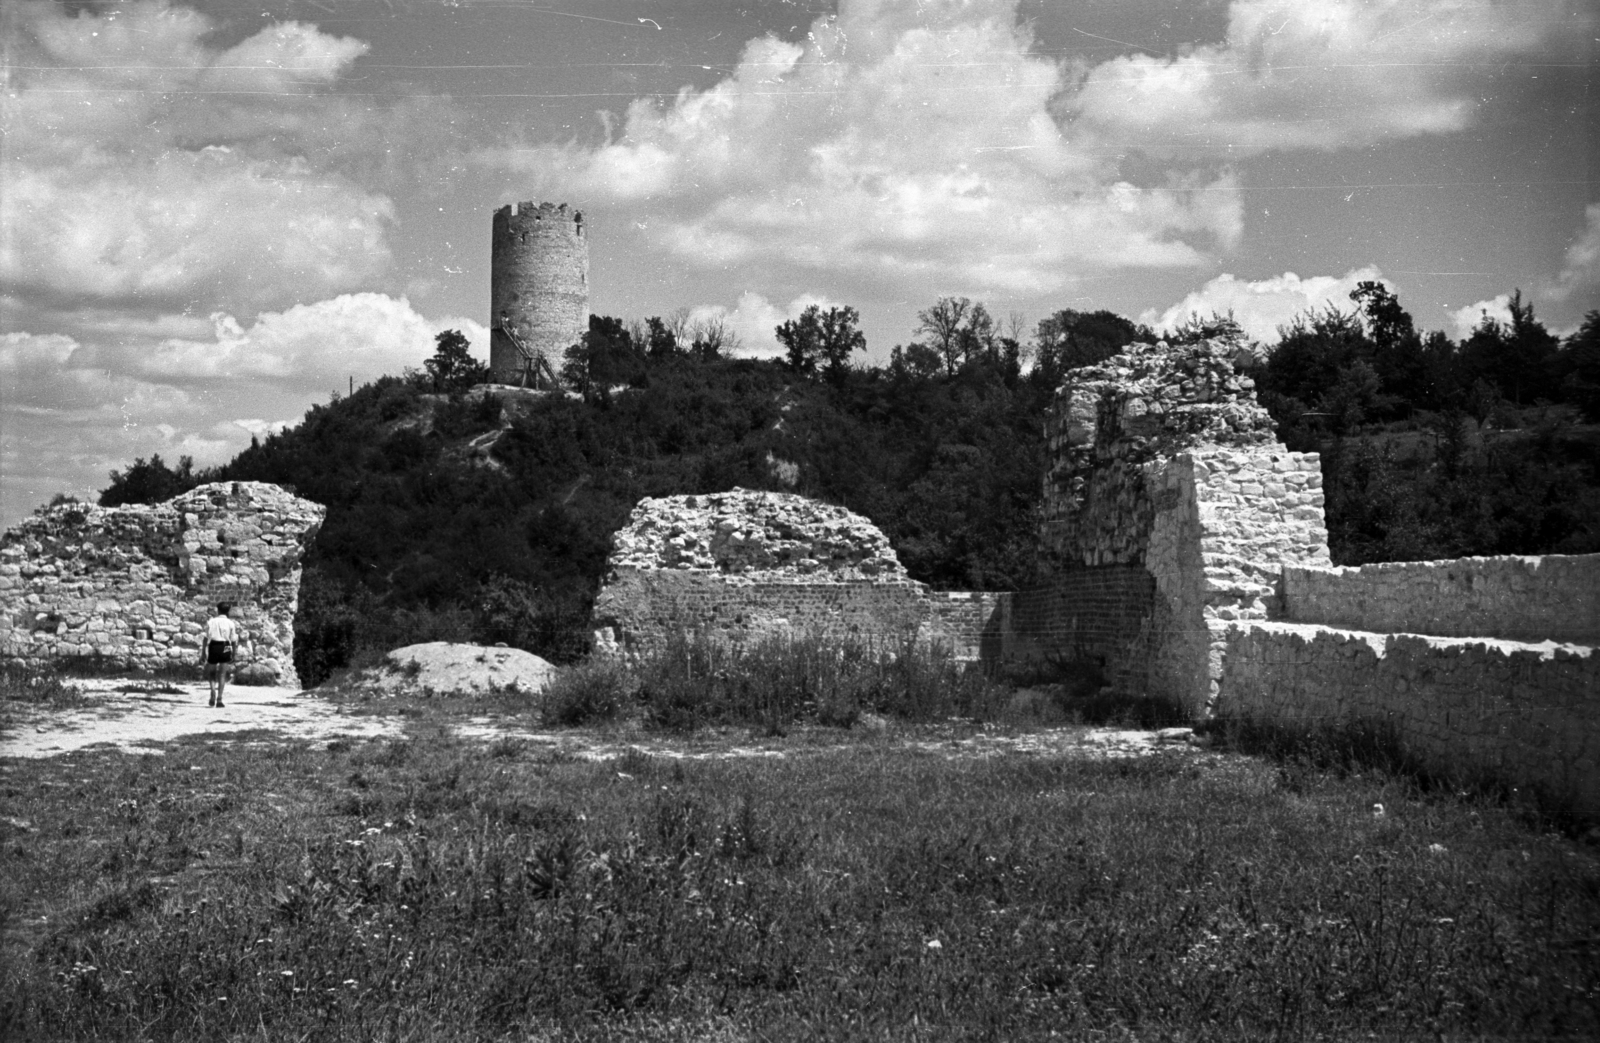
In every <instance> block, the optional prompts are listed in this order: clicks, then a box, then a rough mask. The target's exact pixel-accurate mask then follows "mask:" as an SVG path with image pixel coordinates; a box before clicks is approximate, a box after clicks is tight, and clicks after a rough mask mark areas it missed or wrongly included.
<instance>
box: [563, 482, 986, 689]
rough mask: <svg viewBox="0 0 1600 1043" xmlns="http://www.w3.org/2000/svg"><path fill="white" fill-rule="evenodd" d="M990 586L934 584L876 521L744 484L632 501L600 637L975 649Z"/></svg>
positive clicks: (607, 640)
mask: <svg viewBox="0 0 1600 1043" xmlns="http://www.w3.org/2000/svg"><path fill="white" fill-rule="evenodd" d="M994 597H995V596H994V595H983V594H970V593H965V592H956V593H938V592H933V591H930V590H929V589H928V587H927V586H926V585H925V584H922V583H918V582H916V581H914V580H912V579H911V578H910V577H909V576H907V575H906V571H905V568H904V567H903V566H902V565H901V564H900V559H899V558H898V557H897V556H896V555H895V552H894V548H892V547H891V546H890V545H889V541H888V539H887V537H885V536H884V534H883V533H882V531H881V530H879V529H878V527H877V526H875V525H873V524H872V523H871V522H870V521H868V520H867V519H866V518H863V517H862V516H861V515H859V514H855V513H853V512H851V511H848V510H845V509H844V508H842V507H834V506H830V505H828V504H824V503H819V502H817V501H815V500H809V499H806V498H805V497H802V496H796V495H793V494H790V493H768V492H751V491H748V490H744V489H735V490H733V491H732V492H726V493H712V494H707V495H701V496H668V497H661V498H657V499H646V500H642V501H640V502H639V504H638V506H636V507H635V508H634V510H633V513H632V514H631V515H630V516H629V519H628V524H627V525H626V526H625V527H624V528H623V529H621V530H620V531H618V532H617V533H616V534H615V535H614V536H613V538H612V553H611V558H610V562H609V569H608V576H607V580H606V583H605V585H604V587H603V588H602V589H601V591H600V595H599V597H598V598H597V599H596V601H595V608H594V620H595V624H596V626H597V628H598V629H597V631H596V644H597V647H598V648H599V649H601V650H602V651H605V652H617V651H626V652H640V651H645V650H647V649H651V648H659V647H661V646H662V645H663V644H664V643H665V642H666V641H668V640H669V639H670V638H671V637H672V636H674V635H676V634H682V633H687V632H698V633H702V634H706V635H708V636H711V637H713V638H721V639H724V640H729V641H747V640H751V639H755V638H760V637H763V636H767V635H773V634H823V635H828V634H832V635H839V636H848V637H853V638H856V639H859V640H864V641H869V642H884V643H892V642H898V641H902V640H906V639H914V640H922V641H938V642H941V643H943V644H945V645H948V646H950V647H951V648H952V649H953V650H954V652H955V654H956V655H957V656H958V657H960V658H964V659H970V660H975V659H977V658H978V657H979V655H980V650H981V646H982V643H983V640H984V638H983V634H984V628H985V626H986V625H987V623H988V621H989V619H990V618H991V617H992V616H993V614H994Z"/></svg>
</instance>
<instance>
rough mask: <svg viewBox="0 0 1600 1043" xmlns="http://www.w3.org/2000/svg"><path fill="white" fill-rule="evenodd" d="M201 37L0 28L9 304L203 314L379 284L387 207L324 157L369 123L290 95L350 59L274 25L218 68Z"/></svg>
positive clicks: (135, 10) (20, 23) (108, 20)
mask: <svg viewBox="0 0 1600 1043" xmlns="http://www.w3.org/2000/svg"><path fill="white" fill-rule="evenodd" d="M211 28H212V26H211V23H210V21H209V20H208V19H206V18H205V17H204V16H202V15H199V14H197V13H195V12H193V11H189V10H187V9H183V8H170V7H168V6H167V5H165V4H162V3H152V2H142V3H131V4H124V5H120V6H118V7H116V8H113V9H108V10H105V11H104V12H103V13H102V14H99V15H93V14H90V13H89V12H87V11H85V12H80V13H79V14H78V15H77V16H76V17H69V16H68V15H67V14H66V12H65V11H64V10H62V9H61V8H59V7H57V6H55V5H51V4H38V3H22V4H17V5H16V7H15V13H14V14H13V15H12V16H10V17H8V18H6V19H5V20H4V22H3V23H0V32H3V34H4V40H3V43H4V46H5V48H6V50H7V51H8V54H10V55H12V56H14V57H13V61H14V62H15V64H14V65H13V70H14V71H13V72H12V73H11V74H10V76H9V80H8V83H7V87H8V90H7V91H6V92H5V94H4V96H3V97H0V117H3V119H4V122H5V124H6V126H7V143H6V149H5V152H4V158H3V160H0V176H3V178H4V182H5V186H6V190H5V193H4V194H3V196H0V227H4V228H5V229H6V235H5V236H3V237H0V280H3V281H4V282H5V283H7V284H8V285H9V286H11V287H13V288H14V292H20V293H21V294H22V295H23V296H25V297H27V296H33V297H39V298H43V299H50V298H62V297H72V298H77V299H82V298H95V299H100V300H102V301H109V302H113V303H115V302H129V301H135V300H137V301H139V302H141V303H143V304H146V305H148V304H150V303H152V302H155V303H163V302H164V303H167V304H171V305H174V306H175V307H174V309H173V310H176V309H177V308H181V307H190V308H197V309H198V310H199V311H200V312H201V313H202V314H203V313H204V312H205V311H206V310H208V309H211V308H215V307H221V306H226V307H231V308H235V309H240V308H247V307H252V306H281V305H283V304H285V303H288V302H290V301H292V300H295V299H304V298H307V297H310V298H313V299H314V298H316V297H320V296H324V295H326V294H328V293H336V292H338V291H340V290H344V289H351V288H357V287H361V286H364V285H367V284H369V283H370V282H371V280H373V279H374V278H376V277H378V276H380V275H381V274H383V273H384V272H385V271H386V270H387V269H388V268H389V266H390V263H391V258H390V253H389V248H388V245H387V240H386V235H387V231H388V226H389V225H390V223H391V222H392V221H393V220H394V208H393V205H392V204H391V202H390V201H389V200H388V199H387V198H386V197H385V196H383V195H382V194H380V193H376V192H373V191H370V190H368V189H365V188H362V187H360V186H358V185H356V184H355V183H353V182H352V181H350V180H349V179H347V178H346V177H343V176H341V175H340V174H339V173H338V172H337V170H336V169H334V164H333V159H334V156H333V153H332V152H331V151H330V149H329V148H328V146H327V141H328V139H329V138H336V137H339V136H341V135H345V134H352V135H357V136H359V135H360V134H362V133H364V131H363V129H362V128H363V127H364V125H365V124H366V123H369V122H371V121H372V120H373V119H381V118H382V117H381V116H377V117H375V116H372V115H369V114H365V113H359V112H355V111H354V110H351V109H349V108H347V107H346V106H344V105H343V104H342V103H341V102H338V101H337V100H335V99H331V98H324V97H319V96H313V95H311V94H310V93H308V92H310V90H311V88H313V87H315V86H318V85H323V84H327V83H329V82H331V81H333V80H334V79H336V78H337V77H338V76H339V75H340V74H341V73H342V72H343V71H344V70H345V69H347V68H348V66H349V64H350V62H352V61H353V60H355V58H356V57H358V56H359V55H360V54H361V53H363V52H364V51H365V50H366V44H364V43H361V42H359V41H356V40H350V39H347V38H341V37H335V36H329V35H326V34H323V33H321V32H319V31H318V30H317V29H315V28H314V27H310V26H304V25H301V24H298V23H293V22H290V23H285V24H278V25H273V26H269V27H267V28H265V29H262V30H261V31H260V32H258V33H257V34H256V35H254V36H252V37H250V38H248V39H246V40H244V41H243V42H241V43H240V44H238V45H237V46H235V47H233V48H230V49H228V50H226V51H221V50H218V49H216V48H212V47H210V46H208V45H207V44H206V43H205V39H204V38H205V36H206V35H207V33H209V32H210V30H211ZM217 92H223V93H221V94H220V95H219V94H218V93H217ZM227 92H235V93H231V94H230V93H227Z"/></svg>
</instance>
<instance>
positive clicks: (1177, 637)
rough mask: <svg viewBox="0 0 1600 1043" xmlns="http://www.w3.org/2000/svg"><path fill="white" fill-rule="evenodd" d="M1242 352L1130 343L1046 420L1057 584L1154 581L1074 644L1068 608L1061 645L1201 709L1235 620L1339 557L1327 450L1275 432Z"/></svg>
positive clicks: (1044, 535)
mask: <svg viewBox="0 0 1600 1043" xmlns="http://www.w3.org/2000/svg"><path fill="white" fill-rule="evenodd" d="M1237 354H1238V351H1237V349H1234V348H1232V347H1230V346H1228V345H1226V344H1223V343H1220V342H1215V341H1203V342H1201V343H1198V344H1193V345H1181V346H1169V345H1167V344H1165V343H1159V344H1133V345H1130V346H1129V347H1128V349H1127V350H1126V351H1125V352H1124V353H1123V354H1121V355H1117V356H1115V357H1113V358H1111V359H1108V360H1107V361H1106V362H1104V363H1102V364H1100V365H1098V366H1090V367H1084V368H1082V369H1078V370H1074V371H1072V373H1071V374H1070V375H1069V376H1070V379H1069V380H1068V382H1067V383H1065V384H1063V385H1062V387H1061V388H1060V390H1058V391H1057V393H1056V398H1055V402H1054V403H1053V405H1052V408H1051V410H1050V413H1049V415H1048V417H1047V420H1046V426H1045V438H1046V452H1047V459H1048V461H1049V462H1048V467H1047V471H1046V474H1045V478H1044V490H1043V500H1042V512H1041V514H1042V520H1041V525H1040V549H1041V554H1042V556H1043V559H1044V564H1045V565H1046V567H1047V568H1048V569H1049V570H1050V571H1051V573H1052V575H1053V583H1052V587H1055V588H1060V587H1062V586H1066V587H1073V588H1082V587H1085V586H1097V585H1103V584H1104V582H1105V581H1104V580H1102V579H1101V578H1098V577H1097V574H1098V573H1100V572H1101V571H1102V570H1106V569H1122V570H1126V569H1130V568H1131V569H1135V570H1142V571H1143V572H1144V573H1145V574H1147V575H1148V577H1149V587H1148V588H1147V589H1149V594H1148V595H1147V596H1145V597H1144V598H1143V600H1141V601H1137V602H1130V603H1125V604H1123V605H1120V606H1116V607H1114V608H1110V609H1107V610H1106V611H1103V612H1101V613H1099V614H1098V615H1097V617H1095V619H1094V620H1091V623H1094V622H1096V621H1097V620H1099V619H1104V618H1106V617H1107V616H1110V617H1113V618H1114V617H1117V616H1122V617H1137V618H1138V619H1139V623H1138V625H1137V626H1134V627H1123V628H1122V629H1121V630H1120V635H1119V638H1118V639H1117V640H1113V641H1083V640H1078V641H1077V642H1076V646H1075V647H1073V641H1074V639H1076V638H1077V637H1078V636H1079V635H1080V632H1081V631H1082V629H1083V627H1084V623H1083V621H1082V620H1081V619H1075V618H1073V617H1072V616H1071V615H1070V614H1068V615H1064V616H1061V617H1059V618H1057V619H1055V620H1053V621H1052V622H1053V623H1054V629H1055V630H1056V631H1058V632H1060V633H1061V634H1063V635H1065V636H1066V638H1067V641H1066V644H1067V645H1068V646H1069V647H1067V648H1064V649H1060V650H1058V652H1057V655H1058V656H1059V657H1061V658H1063V659H1069V657H1070V656H1071V655H1077V656H1080V657H1083V658H1085V659H1088V660H1091V661H1093V662H1094V664H1095V665H1096V666H1098V667H1099V668H1100V669H1102V670H1103V671H1104V673H1105V676H1106V679H1107V680H1108V681H1109V682H1110V683H1111V684H1112V685H1113V686H1114V687H1116V688H1118V689H1120V690H1123V691H1125V692H1127V693H1128V694H1139V695H1149V696H1153V697H1155V698H1160V699H1165V700H1168V701H1171V702H1176V703H1179V704H1181V705H1184V706H1186V707H1188V708H1189V709H1190V711H1191V712H1193V713H1194V714H1195V716H1197V717H1200V716H1204V714H1205V713H1206V711H1207V708H1208V707H1209V705H1210V703H1211V701H1212V699H1213V698H1214V697H1215V694H1216V680H1217V671H1218V669H1219V656H1220V654H1221V647H1222V635H1221V627H1222V626H1223V625H1224V623H1225V621H1227V620H1230V619H1242V618H1256V619H1266V618H1268V616H1269V615H1270V613H1271V612H1272V611H1273V610H1274V608H1275V603H1276V597H1277V575H1278V572H1279V570H1280V569H1281V567H1282V565H1283V564H1284V563H1285V562H1297V563H1303V564H1307V565H1327V564H1328V563H1329V559H1328V540H1327V531H1326V529H1325V528H1324V526H1323V523H1322V491H1321V486H1322V475H1321V470H1320V465H1319V462H1318V458H1317V456H1316V454H1314V453H1291V452H1289V451H1288V449H1287V448H1286V447H1285V446H1284V445H1283V444H1282V443H1281V442H1278V441H1277V439H1276V436H1275V435H1274V427H1273V423H1272V418H1271V417H1270V416H1269V415H1268V414H1267V412H1266V410H1265V409H1263V408H1261V406H1260V405H1259V404H1258V403H1257V402H1256V400H1255V395H1254V392H1253V387H1254V384H1253V382H1252V381H1251V380H1250V379H1249V378H1248V377H1245V376H1241V375H1240V374H1239V373H1238V372H1237V370H1236V369H1235V366H1234V362H1235V359H1236V356H1237ZM1123 587H1124V589H1126V590H1127V591H1128V593H1129V597H1133V598H1137V597H1138V596H1139V595H1138V594H1137V590H1136V586H1134V585H1129V584H1128V583H1127V582H1126V581H1124V582H1123ZM1018 596H1019V597H1023V598H1027V599H1029V600H1030V601H1037V600H1040V599H1041V598H1049V597H1052V596H1053V594H1052V591H1051V590H1050V589H1047V590H1045V591H1042V592H1030V593H1028V594H1025V595H1018Z"/></svg>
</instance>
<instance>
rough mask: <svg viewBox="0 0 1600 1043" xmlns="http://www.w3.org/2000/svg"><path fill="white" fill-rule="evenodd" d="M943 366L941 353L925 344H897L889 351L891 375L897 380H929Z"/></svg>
mask: <svg viewBox="0 0 1600 1043" xmlns="http://www.w3.org/2000/svg"><path fill="white" fill-rule="evenodd" d="M943 368H944V360H943V359H942V358H940V357H939V353H938V352H937V351H935V350H934V349H932V348H930V347H927V346H926V345H923V344H907V345H905V346H904V347H901V346H900V345H898V344H896V345H895V346H894V350H893V351H891V352H890V353H889V375H890V376H891V377H893V378H895V379H896V380H902V381H904V380H913V381H922V380H928V379H931V378H932V377H934V376H937V375H938V373H939V371H940V370H942V369H943Z"/></svg>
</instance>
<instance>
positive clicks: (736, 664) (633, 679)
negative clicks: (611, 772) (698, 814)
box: [545, 634, 1007, 734]
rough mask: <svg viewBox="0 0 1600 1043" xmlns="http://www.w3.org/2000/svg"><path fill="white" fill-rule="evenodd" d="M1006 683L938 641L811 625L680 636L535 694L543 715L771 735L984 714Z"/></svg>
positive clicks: (993, 709) (997, 704) (999, 703)
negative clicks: (868, 717)
mask: <svg viewBox="0 0 1600 1043" xmlns="http://www.w3.org/2000/svg"><path fill="white" fill-rule="evenodd" d="M1006 694H1007V693H1006V690H1004V689H1003V688H1002V687H1001V686H999V685H997V684H995V683H993V682H991V681H990V680H989V679H987V678H986V677H984V675H983V673H982V671H980V670H978V669H977V668H976V667H972V668H968V665H967V664H964V663H960V662H958V661H956V660H955V658H954V657H953V656H952V655H951V654H950V651H949V650H948V649H946V648H942V647H940V646H938V645H932V644H929V643H927V642H918V641H916V640H915V639H914V638H913V637H909V636H908V637H906V638H903V639H901V640H898V641H893V642H879V643H872V642H867V641H864V640H855V639H848V638H847V639H843V640H839V639H835V638H828V637H823V636H821V635H816V634H802V635H796V636H773V637H768V638H764V639H761V640H758V641H753V642H749V643H744V644H736V643H731V642H726V641H718V640H712V639H709V638H707V637H705V636H703V635H697V634H688V635H680V636H678V637H676V638H674V639H673V640H671V641H669V642H668V643H667V644H666V645H665V646H664V647H663V648H660V649H658V650H655V651H652V652H650V653H647V654H645V655H642V656H640V657H638V658H637V659H636V660H634V661H633V662H632V663H631V664H629V666H628V668H627V669H626V670H620V669H618V668H616V667H614V666H610V665H604V664H595V665H591V666H589V667H587V668H585V669H581V670H578V671H575V672H573V673H571V674H570V675H569V678H568V679H565V680H560V681H557V682H556V683H555V684H554V685H553V686H552V687H551V689H550V690H548V691H547V692H546V693H545V705H546V710H545V716H546V719H547V720H550V721H552V722H553V723H579V722H582V721H589V720H598V719H605V718H608V717H614V716H618V715H621V714H623V713H625V712H627V711H628V710H629V709H631V708H637V710H638V712H639V713H640V714H641V715H642V716H643V718H644V719H645V720H646V722H647V723H649V724H651V725H653V726H655V727H658V728H663V729H666V730H671V731H692V730H694V729H695V728H698V727H701V726H703V725H708V724H754V725H757V726H760V727H763V728H765V729H766V730H767V731H769V732H771V733H773V734H779V733H782V732H783V731H784V730H785V729H786V728H788V727H789V726H791V725H793V724H796V723H800V722H805V723H817V724H823V725H837V726H842V727H848V726H850V725H851V724H853V723H855V722H856V721H857V720H858V719H859V718H860V717H861V715H862V714H865V713H872V714H889V715H893V716H895V717H898V718H902V719H905V720H911V721H922V720H934V719H939V718H944V717H951V716H962V717H975V718H981V719H987V718H990V717H992V716H993V715H994V714H995V713H997V712H998V711H999V710H1000V709H1001V708H1002V707H1003V706H1004V700H1005V696H1006Z"/></svg>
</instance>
